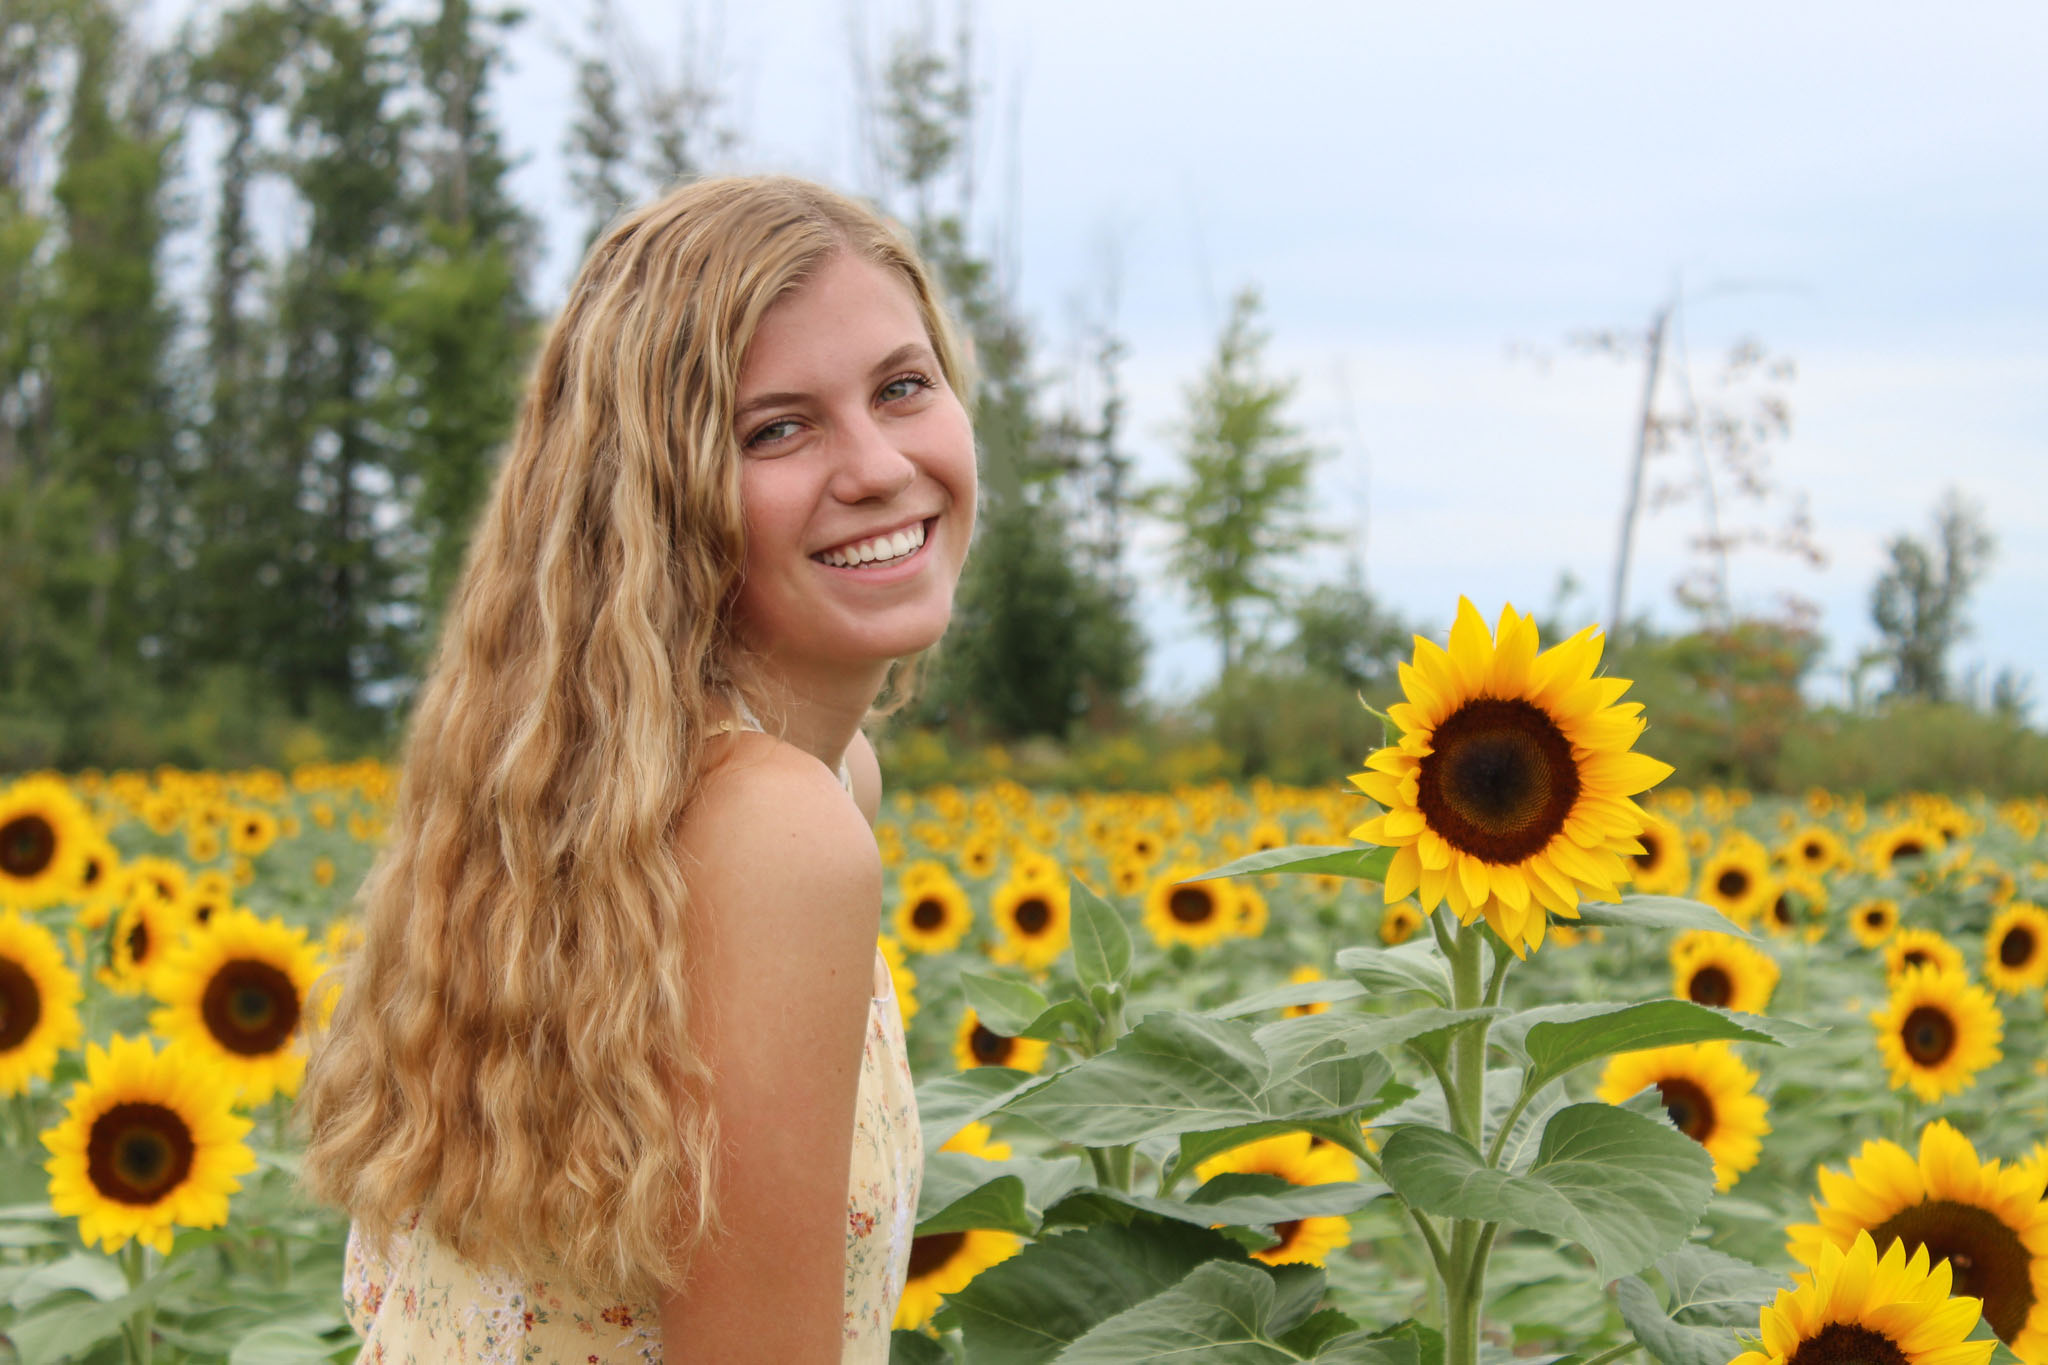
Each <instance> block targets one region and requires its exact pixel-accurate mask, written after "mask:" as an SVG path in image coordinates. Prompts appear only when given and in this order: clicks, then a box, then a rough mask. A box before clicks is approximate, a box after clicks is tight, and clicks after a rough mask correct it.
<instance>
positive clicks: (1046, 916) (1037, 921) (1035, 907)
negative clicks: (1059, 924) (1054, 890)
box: [1010, 896, 1052, 934]
mask: <svg viewBox="0 0 2048 1365" xmlns="http://www.w3.org/2000/svg"><path fill="white" fill-rule="evenodd" d="M1010 919H1011V921H1012V922H1013V923H1015V924H1016V926H1017V928H1018V929H1020V930H1021V931H1023V932H1024V933H1027V934H1039V933H1043V932H1045V926H1046V925H1048V924H1050V923H1051V922H1052V907H1051V906H1049V905H1047V904H1046V903H1045V902H1044V901H1042V900H1040V899H1038V897H1036V896H1033V897H1032V898H1031V899H1030V900H1025V901H1019V902H1017V908H1016V909H1015V910H1012V911H1011V912H1010Z"/></svg>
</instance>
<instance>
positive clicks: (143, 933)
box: [95, 885, 191, 995]
mask: <svg viewBox="0 0 2048 1365" xmlns="http://www.w3.org/2000/svg"><path fill="white" fill-rule="evenodd" d="M190 923H191V917H190V916H189V915H188V914H187V913H186V912H185V911H184V910H182V909H180V908H179V906H178V902H176V901H166V900H161V899H159V898H158V897H157V894H156V893H155V892H154V891H152V890H150V889H149V888H148V886H146V885H145V886H140V887H137V888H136V890H135V891H134V892H133V894H131V895H130V896H129V898H128V903H127V904H126V905H125V906H123V907H122V908H121V913H120V915H119V916H118V917H117V918H116V919H115V920H114V934H113V940H112V945H111V952H110V954H109V961H108V964H107V966H106V968H105V969H103V970H101V971H100V972H98V973H96V974H95V975H96V976H97V977H98V979H99V980H100V981H101V982H102V983H103V984H105V985H107V986H111V987H112V988H113V989H114V990H115V991H116V992H118V993H119V994H121V995H140V994H142V993H143V992H144V991H146V990H148V989H149V985H150V981H151V979H152V978H153V977H154V976H155V975H156V969H157V968H158V967H159V966H161V965H162V964H163V961H164V959H165V958H166V957H168V956H169V955H170V952H171V949H173V948H175V947H176V946H177V944H178V940H179V938H180V937H181V936H182V935H183V934H184V932H185V929H186V927H187V926H188V925H190Z"/></svg>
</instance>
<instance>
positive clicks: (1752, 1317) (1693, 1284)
mask: <svg viewBox="0 0 2048 1365" xmlns="http://www.w3.org/2000/svg"><path fill="white" fill-rule="evenodd" d="M1657 1273H1658V1274H1659V1275H1662V1276H1663V1277H1664V1283H1665V1284H1666V1285H1668V1286H1670V1289H1671V1307H1670V1312H1671V1316H1672V1317H1673V1318H1675V1319H1677V1320H1678V1321H1680V1322H1685V1323H1690V1324H1693V1325H1695V1326H1698V1325H1702V1324H1711V1325H1714V1326H1725V1327H1748V1328H1752V1329H1754V1328H1755V1327H1756V1325H1757V1311H1758V1310H1759V1309H1761V1308H1762V1307H1763V1306H1764V1305H1765V1304H1767V1303H1769V1302H1770V1301H1771V1300H1772V1299H1774V1298H1776V1297H1777V1294H1778V1291H1779V1290H1780V1289H1783V1288H1784V1287H1785V1280H1784V1278H1783V1277H1782V1276H1779V1275H1774V1274H1772V1273H1771V1272H1770V1271H1768V1270H1765V1269H1763V1268H1762V1267H1760V1266H1756V1265H1752V1264H1750V1263H1749V1262H1748V1261H1745V1260H1742V1259H1741V1258H1739V1257H1735V1256H1730V1255H1727V1254H1726V1253H1724V1252H1719V1251H1714V1250H1712V1249H1711V1248H1708V1247H1703V1246H1695V1245H1692V1244H1690V1243H1688V1244H1687V1245H1685V1246H1682V1247H1680V1248H1679V1249H1678V1250H1676V1251H1674V1252H1672V1253H1671V1254H1670V1255H1669V1256H1666V1257H1664V1258H1663V1259H1662V1260H1660V1261H1658V1262H1657Z"/></svg>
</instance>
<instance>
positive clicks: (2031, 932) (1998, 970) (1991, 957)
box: [1984, 901, 2048, 995]
mask: <svg viewBox="0 0 2048 1365" xmlns="http://www.w3.org/2000/svg"><path fill="white" fill-rule="evenodd" d="M1984 978H1985V979H1986V980H1987V981H1989V982H1990V983H1991V984H1992V985H1993V986H1995V987H1997V988H1998V989H1999V991H2001V992H2002V993H2004V994H2006V995H2018V994H2019V993H2020V992H2021V991H2031V990H2036V989H2039V988H2040V987H2041V986H2042V985H2043V984H2044V983H2048V910H2043V909H2042V908H2041V907H2040V906H2038V905H2031V904H2029V903H2028V902H2026V901H2014V902H2012V904H2010V905H2008V906H2006V907H2005V909H2003V910H2001V911H1999V912H1998V918H1996V919H1994V920H1992V921H1991V929H1990V932H1988V933H1987V934H1985V935H1984Z"/></svg>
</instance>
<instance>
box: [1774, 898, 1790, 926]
mask: <svg viewBox="0 0 2048 1365" xmlns="http://www.w3.org/2000/svg"><path fill="white" fill-rule="evenodd" d="M1771 918H1772V919H1774V920H1776V921H1777V922H1778V923H1779V924H1790V923H1791V922H1792V898H1791V897H1790V896H1784V895H1781V896H1779V897H1778V898H1777V899H1776V900H1774V901H1772V902H1771Z"/></svg>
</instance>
